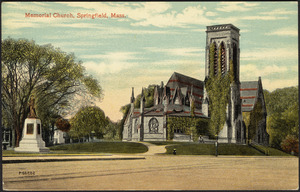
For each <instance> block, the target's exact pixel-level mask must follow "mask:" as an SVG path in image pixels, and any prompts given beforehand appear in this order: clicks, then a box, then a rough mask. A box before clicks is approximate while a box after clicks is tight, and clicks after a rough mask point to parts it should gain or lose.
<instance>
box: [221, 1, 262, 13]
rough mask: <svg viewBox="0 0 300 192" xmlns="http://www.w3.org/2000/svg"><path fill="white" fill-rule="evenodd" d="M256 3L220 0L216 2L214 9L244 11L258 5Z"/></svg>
mask: <svg viewBox="0 0 300 192" xmlns="http://www.w3.org/2000/svg"><path fill="white" fill-rule="evenodd" d="M258 5H259V4H258V3H246V2H221V3H219V4H218V6H217V8H216V10H218V11H223V12H234V11H238V12H244V11H251V10H253V9H255V7H256V6H258Z"/></svg>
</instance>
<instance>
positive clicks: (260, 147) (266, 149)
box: [252, 144, 291, 156]
mask: <svg viewBox="0 0 300 192" xmlns="http://www.w3.org/2000/svg"><path fill="white" fill-rule="evenodd" d="M252 146H253V147H254V148H256V149H258V150H260V151H262V152H263V153H264V154H267V155H270V156H291V155H290V154H288V153H285V152H283V151H280V150H278V149H275V148H272V147H267V146H263V145H254V144H252Z"/></svg>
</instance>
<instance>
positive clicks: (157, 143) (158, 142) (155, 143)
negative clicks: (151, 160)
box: [147, 141, 191, 145]
mask: <svg viewBox="0 0 300 192" xmlns="http://www.w3.org/2000/svg"><path fill="white" fill-rule="evenodd" d="M147 142H148V143H152V144H154V145H175V144H189V143H191V142H178V141H147Z"/></svg>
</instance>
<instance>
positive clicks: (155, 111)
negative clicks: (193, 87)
mask: <svg viewBox="0 0 300 192" xmlns="http://www.w3.org/2000/svg"><path fill="white" fill-rule="evenodd" d="M167 111H168V112H167V114H168V115H169V116H180V117H190V116H191V114H190V107H188V106H184V105H178V104H169V105H168V110H167ZM144 115H145V116H163V115H164V106H163V104H159V105H155V106H153V107H151V108H145V110H144ZM139 116H140V109H134V112H133V118H137V117H139ZM195 116H196V117H206V116H205V115H203V114H202V112H201V111H200V110H198V109H195Z"/></svg>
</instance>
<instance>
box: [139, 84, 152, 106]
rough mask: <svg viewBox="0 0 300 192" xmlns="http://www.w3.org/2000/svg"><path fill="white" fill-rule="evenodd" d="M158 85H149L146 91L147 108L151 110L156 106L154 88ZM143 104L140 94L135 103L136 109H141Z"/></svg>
mask: <svg viewBox="0 0 300 192" xmlns="http://www.w3.org/2000/svg"><path fill="white" fill-rule="evenodd" d="M155 86H156V85H149V86H148V88H145V89H144V96H145V107H146V108H149V107H152V106H153V105H154V88H155ZM140 104H141V94H139V95H138V96H137V97H136V99H135V102H134V107H135V108H139V107H140Z"/></svg>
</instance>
